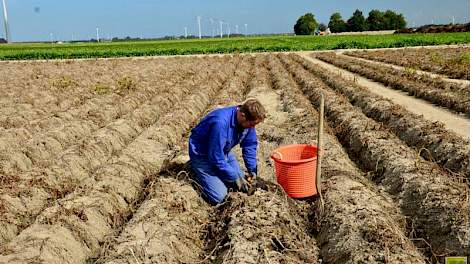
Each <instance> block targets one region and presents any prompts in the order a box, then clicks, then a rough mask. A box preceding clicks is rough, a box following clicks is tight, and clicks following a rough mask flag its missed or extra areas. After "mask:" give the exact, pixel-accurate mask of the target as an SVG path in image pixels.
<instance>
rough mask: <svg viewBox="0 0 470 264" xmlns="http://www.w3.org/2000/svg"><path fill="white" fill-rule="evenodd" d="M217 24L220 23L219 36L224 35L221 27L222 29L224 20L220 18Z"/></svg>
mask: <svg viewBox="0 0 470 264" xmlns="http://www.w3.org/2000/svg"><path fill="white" fill-rule="evenodd" d="M219 24H220V38H223V37H224V31H223V30H222V29H223V25H224V21H222V20H220V21H219Z"/></svg>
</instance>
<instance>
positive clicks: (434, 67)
mask: <svg viewBox="0 0 470 264" xmlns="http://www.w3.org/2000/svg"><path fill="white" fill-rule="evenodd" d="M346 54H348V55H351V56H355V57H360V58H364V59H369V60H375V61H380V62H386V63H392V64H397V65H400V66H403V67H408V68H418V69H422V70H425V71H431V72H434V73H439V74H445V75H447V76H449V77H451V78H457V79H467V80H470V48H468V47H461V48H445V49H441V48H440V49H425V48H423V49H400V50H377V51H354V52H347V53H346Z"/></svg>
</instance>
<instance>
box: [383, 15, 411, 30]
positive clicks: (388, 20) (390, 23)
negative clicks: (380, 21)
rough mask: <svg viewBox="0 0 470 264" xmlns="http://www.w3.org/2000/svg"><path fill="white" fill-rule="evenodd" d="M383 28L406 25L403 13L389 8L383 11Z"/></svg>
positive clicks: (395, 27)
mask: <svg viewBox="0 0 470 264" xmlns="http://www.w3.org/2000/svg"><path fill="white" fill-rule="evenodd" d="M384 24H385V29H402V28H405V27H406V20H405V17H404V16H403V14H397V13H395V12H393V11H391V10H387V11H385V13H384Z"/></svg>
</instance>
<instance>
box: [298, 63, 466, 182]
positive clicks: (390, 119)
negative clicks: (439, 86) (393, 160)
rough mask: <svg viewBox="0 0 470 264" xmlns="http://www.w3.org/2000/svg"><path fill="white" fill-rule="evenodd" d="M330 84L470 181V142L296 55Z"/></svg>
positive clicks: (427, 155)
mask: <svg viewBox="0 0 470 264" xmlns="http://www.w3.org/2000/svg"><path fill="white" fill-rule="evenodd" d="M294 59H295V60H296V61H297V62H299V63H301V64H302V65H303V66H304V68H305V69H307V70H308V71H310V72H311V73H313V74H314V75H315V76H317V77H318V78H320V79H322V81H324V82H325V83H326V84H328V85H329V87H331V88H333V89H334V90H335V91H337V92H338V93H341V94H343V95H345V96H346V97H347V98H348V99H349V101H350V102H351V104H353V105H354V106H357V107H360V108H361V110H362V112H364V113H365V114H366V115H367V116H368V117H370V118H373V119H374V120H376V121H377V122H381V123H383V124H385V125H386V126H387V127H388V128H389V129H390V130H391V131H393V132H394V133H395V135H397V136H398V137H399V138H400V139H401V140H403V141H404V142H406V144H407V145H408V146H410V147H413V148H414V149H415V150H416V151H417V152H419V153H420V155H421V156H422V157H424V158H426V159H428V160H433V161H435V162H437V163H438V164H440V165H441V166H443V167H444V168H445V169H448V170H450V171H451V172H453V173H455V174H456V175H455V178H460V179H461V180H466V181H467V182H468V183H470V142H469V141H468V140H464V139H463V138H462V137H460V136H458V135H456V134H455V133H452V132H449V131H448V130H446V129H445V128H444V127H443V125H439V124H436V122H431V121H428V120H426V119H424V118H423V117H421V116H418V115H415V114H412V113H410V112H409V111H407V110H405V109H404V108H403V107H401V106H399V105H396V104H394V103H392V102H391V101H390V100H387V99H385V98H383V97H381V96H379V95H375V94H373V93H371V92H370V91H369V90H368V89H367V88H364V87H361V86H359V85H357V84H355V83H353V82H351V81H348V80H346V79H344V78H342V77H341V76H340V75H338V74H336V73H334V72H331V71H327V70H325V69H323V68H322V67H320V66H319V65H315V64H313V63H310V62H308V61H306V60H303V59H302V58H300V57H295V58H294Z"/></svg>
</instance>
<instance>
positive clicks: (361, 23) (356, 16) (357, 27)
mask: <svg viewBox="0 0 470 264" xmlns="http://www.w3.org/2000/svg"><path fill="white" fill-rule="evenodd" d="M348 29H349V31H354V32H361V31H366V30H367V23H366V19H365V18H364V15H363V14H362V12H361V11H360V10H359V9H356V11H354V13H353V15H352V17H351V18H350V19H348Z"/></svg>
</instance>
